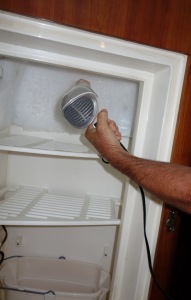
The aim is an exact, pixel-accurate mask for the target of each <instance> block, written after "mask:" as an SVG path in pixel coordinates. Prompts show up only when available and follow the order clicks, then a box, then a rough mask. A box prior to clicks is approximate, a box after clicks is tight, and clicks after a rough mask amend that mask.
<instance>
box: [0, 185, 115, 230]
mask: <svg viewBox="0 0 191 300" xmlns="http://www.w3.org/2000/svg"><path fill="white" fill-rule="evenodd" d="M119 207H120V202H119V200H118V199H116V198H112V197H102V196H94V195H86V196H85V197H80V196H79V197H76V196H68V195H64V194H56V193H49V192H48V191H47V190H46V189H43V188H36V187H29V186H19V187H4V188H3V189H1V190H0V222H1V224H4V225H22V226H25V225H34V226H35V225H36V226H38V225H46V226H47V225H51V226H58V225H69V226H76V225H80V226H82V225H119V224H120V220H119V218H118V211H119Z"/></svg>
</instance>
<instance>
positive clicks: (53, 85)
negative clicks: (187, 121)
mask: <svg viewBox="0 0 191 300" xmlns="http://www.w3.org/2000/svg"><path fill="white" fill-rule="evenodd" d="M0 62H1V67H2V69H3V77H2V78H1V82H0V88H1V91H2V93H1V116H2V117H1V138H0V147H2V149H3V150H4V151H3V152H4V153H3V154H2V155H3V158H2V160H4V161H5V158H6V160H7V163H6V165H5V171H4V178H3V179H2V183H1V186H2V188H3V186H6V187H7V191H4V190H3V191H2V199H3V198H4V199H5V198H6V194H8V193H11V192H12V193H17V194H19V195H20V197H23V199H24V197H26V198H27V197H30V198H31V199H33V201H34V204H33V203H32V201H31V202H30V203H27V204H26V205H25V203H24V204H22V205H23V207H22V209H23V211H24V210H25V212H24V215H23V211H21V208H20V206H21V203H20V202H19V201H18V203H17V196H16V195H15V197H12V198H14V200H13V201H15V202H13V204H12V208H10V206H9V205H8V206H7V207H6V205H5V204H3V205H2V207H1V213H0V215H1V220H4V221H5V223H7V224H8V225H9V226H10V227H8V230H9V234H8V240H7V243H6V245H5V249H6V250H5V252H6V255H7V256H12V255H39V256H56V257H57V256H58V257H59V256H65V257H66V258H70V259H75V260H79V261H87V262H95V263H97V264H99V265H101V266H104V269H105V270H106V271H108V272H109V271H110V267H111V261H112V255H113V246H114V241H115V235H116V226H113V225H119V223H120V217H119V211H120V209H119V208H120V204H121V200H122V199H123V190H124V182H125V177H124V176H123V175H121V174H120V173H119V172H117V171H115V170H113V169H112V168H111V167H110V166H109V165H107V164H104V162H103V161H102V160H101V158H99V157H98V155H97V154H94V152H93V150H92V154H91V153H90V155H92V156H93V158H92V159H91V158H89V157H88V158H86V157H76V156H78V152H77V153H76V154H75V155H74V154H73V155H74V157H70V156H69V157H67V155H63V151H62V148H61V147H63V149H65V148H64V147H67V151H68V153H69V155H70V154H71V153H73V152H72V151H73V148H74V147H78V146H79V147H80V146H81V147H84V149H85V150H84V151H86V150H88V151H89V148H90V145H88V143H87V141H86V139H85V137H84V132H85V129H76V128H73V127H72V126H71V125H70V124H69V123H67V121H66V120H65V119H64V118H63V116H62V114H61V109H60V101H61V99H62V97H63V95H64V94H65V93H66V92H67V90H68V88H70V87H71V86H72V85H73V84H74V83H75V82H76V81H77V80H78V79H79V78H85V79H86V80H88V81H89V82H90V83H91V87H92V89H94V90H95V91H96V93H97V95H98V106H99V108H100V109H101V108H103V107H106V108H108V110H109V115H110V118H113V119H115V120H116V119H117V123H118V124H119V128H120V129H121V132H122V133H123V137H124V138H123V140H124V144H125V143H126V145H127V146H128V143H129V140H131V137H132V132H133V123H134V119H135V112H136V105H137V99H138V92H139V83H137V82H135V81H130V80H125V79H118V78H117V79H116V78H113V77H108V76H103V75H102V76H100V75H99V74H94V73H90V72H88V71H80V70H75V69H69V68H64V67H57V66H52V65H47V64H40V63H37V62H32V61H27V60H21V59H14V58H9V57H4V58H3V57H2V58H1V60H0ZM119 101H120V103H121V104H120V105H119ZM116 102H117V105H116ZM7 133H8V134H7ZM25 138H26V142H25V140H24V139H25ZM28 138H29V139H30V138H32V141H30V140H28ZM33 139H35V140H33ZM52 141H54V142H55V144H54V148H53V150H54V151H57V152H56V154H55V155H49V154H46V150H47V149H46V147H48V146H47V145H50V143H51V142H52ZM25 143H28V144H27V145H26V144H25ZM6 147H7V148H6ZM10 147H12V150H13V151H9V150H11V148H10ZM14 147H17V150H16V151H15V149H14ZM29 147H31V149H29ZM33 147H34V151H35V152H34V153H33ZM69 147H71V149H68V148H69ZM72 147H73V148H72ZM5 149H6V150H7V151H6V150H5ZM24 149H26V150H24ZM79 149H82V150H83V148H79ZM44 150H45V151H44ZM23 151H24V152H23ZM30 151H31V152H32V153H30ZM38 151H39V153H38ZM43 151H44V152H45V154H44V155H43ZM49 151H51V150H49ZM84 153H85V154H86V152H84ZM79 155H80V154H79ZM29 195H30V196H29ZM43 197H44V198H43ZM62 197H63V198H62ZM37 198H38V201H41V200H39V199H44V201H45V202H40V203H39V202H38V201H37V200H36V199H37ZM84 199H85V201H86V202H87V207H85V204H84V203H82V202H83V201H84ZM24 201H27V200H24ZM42 201H43V200H42ZM91 201H92V204H91ZM93 201H94V202H95V203H93ZM62 202H63V203H64V205H66V207H63V208H62V207H61V204H62ZM66 202H68V203H67V204H65V203H66ZM96 203H97V204H96ZM42 205H43V206H42ZM56 205H57V207H56ZM88 205H89V215H86V216H85V213H86V212H85V210H86V209H88ZM95 205H97V216H96V212H93V206H95ZM18 206H19V209H18ZM33 206H34V207H33ZM82 206H83V209H84V211H83V212H81V211H80V209H81V208H82ZM91 206H92V208H91ZM27 207H28V208H27ZM40 208H41V209H40ZM104 208H105V212H104ZM62 209H63V212H62V213H61V210H62ZM67 209H68V210H69V212H68V215H67V214H66V213H65V210H67ZM95 209H96V208H95ZM54 210H55V211H54ZM72 210H73V211H72ZM77 214H78V215H77ZM110 214H111V215H110ZM83 215H84V216H83ZM104 216H105V218H104ZM27 217H28V219H27ZM83 217H84V220H83ZM8 220H9V221H8ZM107 223H108V224H107ZM12 224H14V226H13V227H12V226H11V225H12ZM33 224H34V225H36V227H34V226H33ZM97 224H98V225H99V226H98V227H96V226H95V225H97ZM17 225H18V226H17ZM41 225H42V226H41ZM44 225H47V227H45V226H44ZM51 225H52V226H53V227H54V228H52V227H50V226H51ZM62 225H66V226H67V227H66V228H65V227H64V228H63V227H59V226H62ZM76 225H79V227H76ZM82 225H84V226H85V227H81V226H82ZM88 225H90V227H89V226H88ZM91 225H92V226H93V227H91ZM103 225H104V226H103ZM107 225H108V226H107ZM26 226H29V227H26ZM31 226H32V227H31ZM39 226H40V227H39ZM71 226H72V227H71ZM51 232H52V233H51ZM50 233H51V234H50ZM18 237H19V238H20V239H21V240H22V241H21V243H20V245H17V239H18ZM42 237H43V238H42ZM66 241H67V242H66ZM106 252H107V253H106Z"/></svg>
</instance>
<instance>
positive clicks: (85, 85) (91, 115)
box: [61, 79, 98, 128]
mask: <svg viewBox="0 0 191 300" xmlns="http://www.w3.org/2000/svg"><path fill="white" fill-rule="evenodd" d="M61 111H62V114H63V116H64V117H65V118H66V119H67V120H68V122H69V123H70V124H71V125H72V126H74V127H76V128H85V127H88V125H90V124H91V123H92V122H93V121H94V120H95V118H96V115H97V113H98V104H97V95H96V93H95V92H94V91H93V90H92V89H91V88H90V83H89V82H88V81H87V80H83V79H80V80H78V81H77V82H76V85H75V86H74V87H73V88H71V89H70V90H69V91H68V92H67V93H66V95H65V96H64V97H63V98H62V100H61Z"/></svg>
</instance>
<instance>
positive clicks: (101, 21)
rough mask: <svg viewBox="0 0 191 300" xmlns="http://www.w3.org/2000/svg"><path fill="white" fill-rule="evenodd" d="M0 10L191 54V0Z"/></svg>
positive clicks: (41, 4)
mask: <svg viewBox="0 0 191 300" xmlns="http://www.w3.org/2000/svg"><path fill="white" fill-rule="evenodd" d="M0 9H2V10H8V11H12V12H15V13H19V14H24V15H28V16H33V17H34V16H35V17H37V18H43V19H48V20H51V21H55V22H57V23H62V24H65V25H69V26H74V27H78V28H82V29H85V30H88V31H92V32H99V33H103V34H106V35H110V36H115V37H119V38H122V39H126V40H130V41H136V42H139V43H143V44H147V45H153V46H155V47H160V48H164V49H170V50H174V51H179V52H184V53H191V35H190V30H191V17H190V15H191V1H190V0H155V1H153V0H147V1H146V0H118V1H116V0H110V1H108V0H64V1H63V0H49V1H47V0H27V1H26V0H0Z"/></svg>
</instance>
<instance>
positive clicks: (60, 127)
mask: <svg viewBox="0 0 191 300" xmlns="http://www.w3.org/2000/svg"><path fill="white" fill-rule="evenodd" d="M13 24H14V26H13ZM0 33H1V39H0V54H1V61H0V65H1V66H2V69H3V77H2V78H1V79H0V89H1V95H0V127H1V131H0V140H1V137H2V138H3V137H7V136H8V135H9V134H19V135H22V136H27V137H28V136H33V135H34V136H36V137H39V136H40V137H41V138H45V139H50V138H51V139H53V140H56V141H58V140H59V141H61V142H63V141H64V142H69V143H72V144H78V145H82V146H83V145H85V146H86V147H87V148H88V149H89V148H90V149H91V151H92V148H91V146H90V145H89V143H88V142H87V141H86V139H85V138H84V130H76V129H74V128H72V127H71V126H70V125H69V124H68V123H67V122H66V121H65V120H64V119H63V117H62V116H61V112H60V109H59V103H60V99H61V97H62V96H63V94H65V93H66V92H67V90H68V89H69V88H70V87H71V86H73V85H74V83H75V81H76V80H78V79H80V78H83V79H86V80H88V81H89V82H90V83H91V87H92V89H93V90H94V91H95V92H96V93H97V95H98V104H99V109H101V108H107V109H108V110H109V116H110V118H113V119H115V120H116V122H117V124H118V126H119V129H120V130H121V132H122V135H123V140H122V142H123V143H124V144H125V145H126V146H127V147H128V149H129V151H130V152H132V153H133V154H135V155H137V156H140V157H146V158H149V159H156V160H165V161H169V160H170V154H171V149H172V143H173V137H174V131H175V126H176V120H177V114H178V108H179V101H180V95H181V89H182V82H183V77H184V71H185V65H186V56H184V55H182V54H177V53H171V52H168V51H163V50H159V49H154V48H151V47H145V46H141V45H137V44H133V43H128V42H125V41H120V40H117V39H112V38H108V37H104V36H99V35H94V34H91V33H85V32H83V31H79V30H75V29H69V28H67V27H64V26H59V25H54V24H49V23H48V22H44V21H37V20H32V19H29V18H24V17H17V16H14V15H11V14H5V13H2V14H1V19H0ZM2 141H3V142H2V144H0V150H1V152H0V163H1V174H0V184H1V186H2V187H3V186H4V185H8V186H20V185H24V186H34V187H38V188H44V189H45V190H47V191H48V192H49V193H51V194H55V195H57V194H59V195H60V194H64V195H66V196H69V197H71V196H74V197H82V198H83V197H86V195H95V196H96V197H103V198H104V197H112V198H115V199H116V201H117V203H118V204H117V207H116V211H115V213H116V220H117V223H116V222H115V220H114V221H113V223H112V222H111V223H110V225H108V223H107V222H105V224H104V221H103V222H102V223H100V224H101V225H98V226H96V224H94V225H92V224H91V226H90V225H89V226H88V222H87V223H82V224H83V225H82V226H80V223H79V226H76V225H75V226H74V225H72V226H70V225H69V223H67V226H61V225H58V223H55V224H53V226H50V225H46V223H44V224H43V222H42V223H40V221H39V223H38V222H35V221H34V223H30V226H29V225H27V226H23V224H22V222H21V221H15V224H12V223H11V222H12V220H10V221H9V220H5V223H6V222H7V223H6V224H8V226H7V228H8V240H7V242H6V244H5V248H4V250H5V254H6V256H9V255H43V256H51V257H52V256H53V257H58V256H65V257H66V258H69V259H74V260H80V261H85V262H94V263H97V264H99V265H100V266H102V267H103V268H104V269H105V270H106V271H108V272H111V275H112V284H111V289H110V296H109V299H110V300H124V299H127V300H146V299H147V295H148V289H149V282H150V273H149V270H148V265H147V257H146V251H145V243H144V238H143V220H142V204H141V198H140V193H139V190H138V189H137V187H136V185H134V184H132V183H131V182H130V183H129V181H128V180H127V178H126V177H125V176H123V175H122V174H120V173H119V172H118V171H116V170H114V169H112V168H111V167H110V165H107V164H104V163H103V162H102V160H101V158H100V157H99V156H98V155H97V154H94V149H93V154H91V153H90V152H87V153H82V154H80V153H73V152H72V151H69V152H68V153H67V152H66V151H64V152H62V151H57V150H58V149H57V150H56V151H50V150H47V151H45V149H43V148H42V149H40V150H39V148H35V146H34V148H31V147H27V146H25V147H24V146H18V145H10V144H7V140H6V141H4V140H3V139H2ZM153 200H154V201H153ZM120 204H121V205H120ZM146 205H147V213H148V216H147V217H148V219H147V232H148V238H149V243H150V247H151V255H152V257H153V256H154V251H155V245H156V241H157V234H158V227H159V223H160V215H161V204H160V202H159V201H158V200H157V201H156V199H153V197H152V196H151V195H149V194H146ZM42 215H43V212H42ZM24 221H25V220H24ZM24 221H23V222H24ZM1 222H2V224H3V219H2V220H1ZM27 222H28V221H27ZM11 224H12V225H11ZM26 224H29V223H26ZM47 224H48V223H47ZM84 224H86V225H84ZM115 224H117V225H115Z"/></svg>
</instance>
